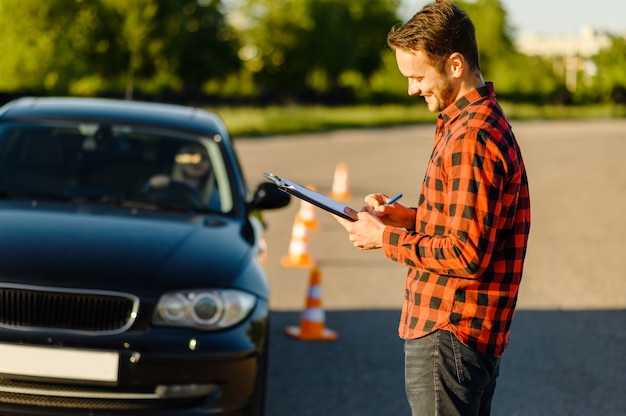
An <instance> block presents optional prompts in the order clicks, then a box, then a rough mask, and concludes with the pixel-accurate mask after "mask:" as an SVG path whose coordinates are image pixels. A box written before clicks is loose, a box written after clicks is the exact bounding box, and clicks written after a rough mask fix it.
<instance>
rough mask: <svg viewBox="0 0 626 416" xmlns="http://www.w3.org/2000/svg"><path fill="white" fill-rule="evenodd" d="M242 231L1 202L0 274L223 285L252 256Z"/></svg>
mask: <svg viewBox="0 0 626 416" xmlns="http://www.w3.org/2000/svg"><path fill="white" fill-rule="evenodd" d="M242 227H244V224H242V221H241V220H239V221H237V220H236V219H229V218H224V217H215V218H211V217H207V216H200V215H184V214H178V213H163V212H158V211H150V210H145V209H131V208H122V207H106V206H98V205H85V204H63V203H52V202H45V203H39V204H35V203H32V202H31V201H0V230H2V231H1V232H0V277H1V278H2V280H3V281H9V282H13V283H20V284H37V285H41V284H44V285H46V286H63V287H80V288H97V289H104V290H120V291H128V290H130V291H133V292H135V293H150V292H155V293H156V292H162V291H165V290H172V289H180V288H201V287H224V286H228V285H229V284H230V283H231V282H232V281H233V279H235V278H236V276H237V275H238V274H239V273H240V271H241V268H242V266H243V265H244V264H246V263H247V262H248V261H249V260H250V257H251V256H252V255H253V246H252V244H251V243H250V242H249V241H246V239H245V238H244V237H243V235H244V233H243V232H242V230H243V229H242Z"/></svg>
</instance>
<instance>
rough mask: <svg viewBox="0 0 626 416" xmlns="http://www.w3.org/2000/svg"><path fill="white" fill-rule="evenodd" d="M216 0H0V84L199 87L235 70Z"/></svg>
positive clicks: (88, 90) (82, 89)
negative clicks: (1, 52) (1, 61)
mask: <svg viewBox="0 0 626 416" xmlns="http://www.w3.org/2000/svg"><path fill="white" fill-rule="evenodd" d="M220 5H221V3H220V1H218V0H187V1H168V0H134V1H126V0H49V1H45V2H41V1H39V0H2V1H1V2H0V48H1V50H2V51H3V55H4V56H3V65H2V66H0V89H1V90H4V91H18V90H24V89H31V90H36V91H42V90H43V91H49V92H54V93H72V94H80V95H87V94H95V93H98V92H102V91H122V90H125V91H126V96H127V97H129V98H130V97H131V96H132V94H133V91H134V89H135V88H139V89H141V90H142V91H144V92H157V91H160V90H164V89H169V90H185V91H195V90H200V88H201V86H202V83H204V82H207V81H210V80H216V79H217V80H219V79H224V78H225V77H226V75H227V74H229V73H230V72H232V71H237V70H238V68H239V64H240V61H239V59H238V58H237V56H236V50H237V46H236V39H234V38H233V36H232V33H231V32H230V31H229V29H228V26H227V25H226V23H225V18H224V15H223V14H222V13H221V11H220V10H221V9H220Z"/></svg>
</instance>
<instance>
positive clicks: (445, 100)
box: [431, 77, 454, 113]
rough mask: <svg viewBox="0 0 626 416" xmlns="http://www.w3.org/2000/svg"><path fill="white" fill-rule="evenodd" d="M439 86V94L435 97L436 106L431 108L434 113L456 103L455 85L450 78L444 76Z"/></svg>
mask: <svg viewBox="0 0 626 416" xmlns="http://www.w3.org/2000/svg"><path fill="white" fill-rule="evenodd" d="M438 87H439V88H438V89H439V96H438V97H437V96H436V97H435V100H436V106H435V108H433V109H432V110H431V111H432V112H433V113H440V112H442V111H443V110H445V109H446V108H448V106H449V105H450V104H453V103H454V101H453V100H454V86H453V85H452V83H451V82H450V80H449V79H448V78H446V77H442V78H441V81H440V83H439V85H438Z"/></svg>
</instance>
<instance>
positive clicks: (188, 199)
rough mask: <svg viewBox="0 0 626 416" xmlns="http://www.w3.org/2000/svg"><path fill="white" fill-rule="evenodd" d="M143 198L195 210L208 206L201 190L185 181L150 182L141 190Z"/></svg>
mask: <svg viewBox="0 0 626 416" xmlns="http://www.w3.org/2000/svg"><path fill="white" fill-rule="evenodd" d="M141 199H143V200H144V201H149V202H156V203H160V204H169V205H178V206H183V207H186V208H189V209H194V210H200V209H203V208H206V207H205V202H204V198H203V197H202V194H201V193H200V191H199V190H198V189H196V188H194V187H192V186H189V185H187V184H186V183H183V182H175V181H170V182H168V183H165V184H159V185H156V186H155V185H151V184H150V183H148V184H146V186H145V187H144V189H142V191H141Z"/></svg>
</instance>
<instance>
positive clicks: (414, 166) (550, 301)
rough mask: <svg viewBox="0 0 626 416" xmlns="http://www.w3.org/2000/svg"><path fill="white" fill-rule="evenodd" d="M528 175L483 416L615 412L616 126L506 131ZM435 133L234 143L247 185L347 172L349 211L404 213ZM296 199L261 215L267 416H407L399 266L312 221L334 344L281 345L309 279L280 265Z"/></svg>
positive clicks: (621, 174)
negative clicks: (390, 202) (264, 226)
mask: <svg viewBox="0 0 626 416" xmlns="http://www.w3.org/2000/svg"><path fill="white" fill-rule="evenodd" d="M513 127H514V131H515V133H516V135H517V138H518V140H519V142H520V145H521V147H522V152H523V155H524V158H525V162H526V165H527V169H528V175H529V181H530V189H531V198H532V199H531V204H532V229H531V236H530V243H529V250H528V256H527V261H526V266H525V273H524V279H523V282H522V286H521V289H520V295H519V301H518V309H517V313H516V315H515V318H514V320H513V325H512V332H511V343H510V346H509V349H508V350H507V352H506V353H505V355H504V357H503V360H502V368H501V376H500V379H499V382H498V387H497V389H496V396H495V399H494V403H493V408H492V410H493V412H492V414H493V415H494V416H514V415H519V416H522V415H524V416H525V415H531V416H535V415H550V416H560V415H568V416H572V415H581V416H582V415H584V416H595V415H603V416H604V415H626V360H625V359H624V355H625V354H624V353H625V352H626V347H625V345H626V274H625V273H624V267H623V266H622V264H621V261H622V260H623V259H624V248H626V215H624V212H625V209H624V207H625V206H626V120H616V121H587V122H516V123H513ZM433 129H434V124H433V125H427V126H412V127H398V128H385V129H367V130H349V131H340V132H331V133H324V134H311V135H299V136H283V137H269V138H263V139H248V138H236V139H235V143H236V148H237V150H238V152H239V154H240V157H241V161H242V163H243V165H244V169H245V174H246V176H247V178H248V180H249V182H250V184H251V185H256V184H257V183H258V182H261V181H262V180H263V178H262V176H261V173H262V172H263V171H269V172H272V173H275V174H277V175H279V176H284V177H286V178H289V179H291V180H294V181H296V182H300V183H302V184H304V185H313V186H315V187H316V188H317V190H318V191H320V192H322V193H327V192H329V191H330V189H331V187H332V183H333V174H334V170H335V168H336V166H337V165H338V164H339V163H345V164H346V165H347V166H348V169H349V171H348V172H349V174H348V185H349V191H350V193H351V197H350V199H349V200H348V201H347V203H348V204H349V205H351V206H353V207H354V208H360V207H361V206H362V204H363V203H362V201H363V197H364V196H365V195H367V194H368V193H370V192H384V193H386V194H387V195H390V196H391V195H395V194H396V193H399V192H402V193H403V194H404V197H403V199H402V203H404V204H406V205H415V204H416V203H417V197H418V194H419V188H420V184H421V180H422V178H423V177H424V173H425V167H426V162H427V160H428V157H429V155H430V153H431V150H432V141H433V137H432V135H433ZM299 207H300V202H299V200H294V202H292V204H291V205H290V206H289V207H288V208H285V209H282V210H279V211H275V212H270V213H268V214H267V216H266V220H267V222H268V224H269V230H268V234H267V239H268V245H269V258H268V266H267V267H268V273H269V274H270V279H271V284H272V291H273V292H272V298H271V300H270V305H271V307H272V310H273V312H272V313H273V316H272V320H271V325H272V328H271V331H272V334H271V335H272V338H271V343H270V369H269V394H268V415H269V416H292V415H298V416H306V415H315V416H317V415H321V414H322V415H325V416H349V415H365V416H368V415H384V416H387V415H409V414H410V413H409V408H408V405H407V404H406V399H405V396H404V386H403V371H404V370H403V350H402V349H403V343H402V340H400V339H399V338H398V336H397V332H396V330H397V324H398V318H399V307H400V303H401V300H402V287H403V278H404V276H405V273H406V271H405V269H404V268H403V267H402V266H399V265H397V264H395V263H393V262H391V261H389V260H387V259H386V258H385V257H384V256H383V254H382V252H380V251H369V252H362V251H359V250H356V249H355V248H354V247H353V246H352V245H351V244H350V243H349V241H348V240H347V237H346V234H345V231H344V230H343V229H342V228H341V227H340V226H339V225H338V224H337V223H336V222H335V221H334V219H332V217H330V216H329V215H328V214H326V213H325V212H322V211H317V212H316V219H317V220H318V222H319V224H320V230H319V231H310V232H309V233H308V234H307V236H308V238H309V244H308V247H307V249H308V252H309V253H310V255H311V257H312V258H313V259H314V260H315V261H316V264H317V266H318V267H319V269H320V272H321V276H322V288H323V289H322V299H323V306H324V309H325V311H326V317H325V324H326V327H327V328H329V329H333V330H335V331H337V332H338V334H339V339H338V340H337V341H333V342H302V341H298V340H295V339H292V338H290V337H288V336H287V335H285V333H284V328H285V327H286V326H289V325H298V322H299V319H300V314H301V312H302V310H303V308H304V301H305V299H306V295H307V289H308V279H309V276H310V269H307V268H304V269H301V268H289V267H283V266H282V265H281V261H280V260H281V258H282V257H283V256H284V255H286V254H287V252H288V246H289V240H290V236H291V231H292V225H293V220H294V218H295V215H296V213H297V211H298V210H299Z"/></svg>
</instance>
